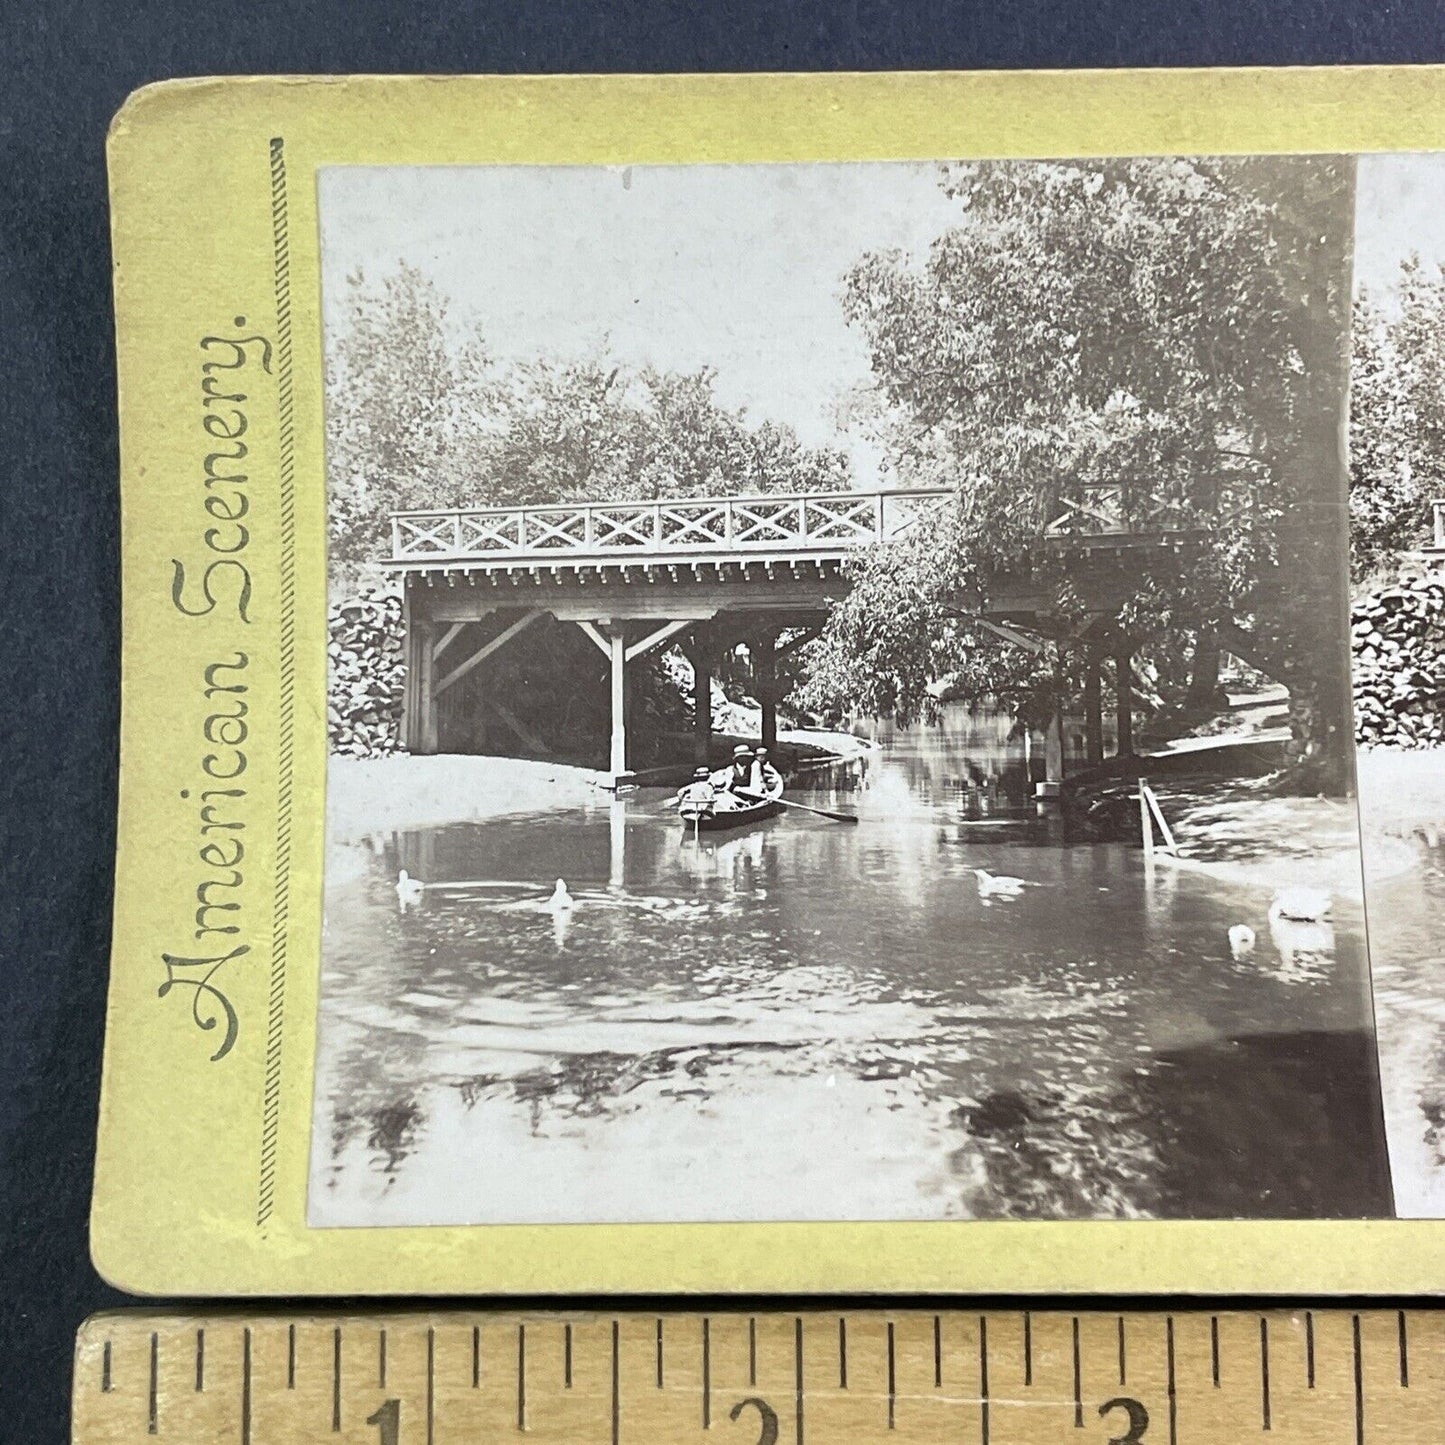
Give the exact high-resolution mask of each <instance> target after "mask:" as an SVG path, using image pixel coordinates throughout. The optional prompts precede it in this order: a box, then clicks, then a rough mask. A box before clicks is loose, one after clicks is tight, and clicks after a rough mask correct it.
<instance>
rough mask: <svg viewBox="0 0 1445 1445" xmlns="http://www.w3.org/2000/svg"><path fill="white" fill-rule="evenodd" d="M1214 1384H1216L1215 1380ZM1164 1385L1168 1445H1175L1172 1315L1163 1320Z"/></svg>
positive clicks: (1176, 1418) (1176, 1402) (1176, 1396)
mask: <svg viewBox="0 0 1445 1445" xmlns="http://www.w3.org/2000/svg"><path fill="white" fill-rule="evenodd" d="M1216 1374H1217V1371H1216ZM1215 1383H1216V1384H1218V1380H1217V1379H1216V1381H1215ZM1164 1384H1165V1389H1166V1390H1167V1392H1168V1395H1169V1445H1176V1441H1177V1440H1178V1439H1179V1390H1178V1387H1177V1384H1176V1381H1175V1376H1174V1316H1173V1315H1166V1316H1165V1318H1164Z"/></svg>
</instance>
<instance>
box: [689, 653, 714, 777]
mask: <svg viewBox="0 0 1445 1445" xmlns="http://www.w3.org/2000/svg"><path fill="white" fill-rule="evenodd" d="M687 660H688V662H689V663H690V664H691V666H692V756H693V761H694V762H698V763H706V762H707V760H708V752H709V751H710V749H711V745H712V654H711V652H709V651H708V647H707V644H706V642H704V641H703V640H702V639H701V638H697V639H694V641H693V642H692V644H691V646H689V647H688V648H687Z"/></svg>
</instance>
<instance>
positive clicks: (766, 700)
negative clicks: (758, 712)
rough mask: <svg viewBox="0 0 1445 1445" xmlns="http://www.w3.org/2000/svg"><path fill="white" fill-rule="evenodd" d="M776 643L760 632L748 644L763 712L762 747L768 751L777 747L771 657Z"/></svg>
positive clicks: (774, 673) (773, 665)
mask: <svg viewBox="0 0 1445 1445" xmlns="http://www.w3.org/2000/svg"><path fill="white" fill-rule="evenodd" d="M776 641H777V639H776V638H775V637H774V636H773V634H772V633H771V632H760V633H758V634H757V635H756V636H755V637H754V638H753V640H752V641H750V642H749V643H748V653H749V655H750V656H751V658H752V663H753V678H754V682H755V684H756V686H757V690H758V703H759V705H760V706H761V708H762V710H763V729H762V731H763V746H764V747H765V748H768V749H769V750H771V749H773V748H776V747H777V745H778V693H777V664H776V660H775V659H774V657H773V647H774V644H775V643H776Z"/></svg>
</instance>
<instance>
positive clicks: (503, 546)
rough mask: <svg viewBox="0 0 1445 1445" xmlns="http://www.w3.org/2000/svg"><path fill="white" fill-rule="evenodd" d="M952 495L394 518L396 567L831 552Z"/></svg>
mask: <svg viewBox="0 0 1445 1445" xmlns="http://www.w3.org/2000/svg"><path fill="white" fill-rule="evenodd" d="M951 495H952V493H951V492H948V491H943V490H936V491H917V492H819V493H810V494H806V495H792V496H789V495H776V496H767V497H701V498H695V499H694V498H663V499H659V500H657V501H641V502H585V503H576V504H574V505H562V506H545V507H484V508H471V509H459V510H456V511H438V512H398V513H395V514H394V515H393V517H392V555H393V557H394V558H395V559H396V560H397V561H409V560H413V559H418V558H429V557H458V558H472V557H488V558H490V557H496V558H503V557H528V556H551V555H554V554H567V555H572V556H593V555H595V556H602V557H610V556H617V555H619V554H621V555H627V554H633V553H643V554H657V553H678V554H724V555H725V554H728V553H739V554H745V553H748V552H769V553H776V554H779V555H784V556H786V555H787V554H789V553H791V552H796V553H799V554H801V555H806V554H809V553H814V552H837V551H840V550H848V549H851V548H854V547H866V546H868V545H870V544H871V543H874V542H879V541H886V540H887V539H888V538H890V537H895V536H897V535H898V534H899V533H900V532H903V531H906V530H907V529H908V528H909V527H911V526H912V525H913V523H914V522H915V521H916V520H917V518H918V517H920V516H922V515H925V514H926V513H928V512H929V511H931V510H934V509H936V508H938V507H939V506H942V505H943V504H944V503H945V502H946V501H947V499H948V498H949V497H950V496H951Z"/></svg>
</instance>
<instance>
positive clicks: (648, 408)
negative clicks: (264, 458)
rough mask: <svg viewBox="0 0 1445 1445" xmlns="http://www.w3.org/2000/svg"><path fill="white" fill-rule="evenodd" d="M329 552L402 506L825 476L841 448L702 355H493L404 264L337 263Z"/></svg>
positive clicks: (770, 485)
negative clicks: (642, 362) (743, 394)
mask: <svg viewBox="0 0 1445 1445" xmlns="http://www.w3.org/2000/svg"><path fill="white" fill-rule="evenodd" d="M326 398H327V471H328V483H329V488H330V504H329V521H330V535H331V551H332V558H333V561H334V562H337V563H342V564H354V563H357V562H362V561H376V560H379V559H380V558H382V557H384V556H385V555H386V554H387V552H388V550H389V545H390V543H389V537H388V535H387V518H388V515H389V513H391V512H392V511H395V510H403V509H424V508H430V507H437V508H443V507H486V506H515V505H540V504H545V503H550V502H568V501H601V500H617V501H637V500H642V499H648V498H656V497H676V496H717V495H734V496H736V495H749V494H756V493H764V492H775V491H830V490H839V489H845V488H846V487H847V486H848V485H849V467H848V460H847V456H846V454H845V453H844V452H842V451H840V450H838V449H836V448H826V447H823V448H814V447H807V446H804V445H803V444H802V443H801V442H800V441H799V439H798V437H797V435H796V433H795V432H794V431H793V430H792V429H791V428H790V427H787V426H783V425H780V424H779V423H777V422H773V421H766V420H765V421H761V422H754V421H753V419H752V418H751V417H750V416H749V415H748V414H747V412H746V410H745V409H742V408H731V407H727V406H725V405H724V404H723V403H722V402H720V401H719V400H718V398H717V395H716V391H715V378H714V374H713V372H712V371H711V370H709V369H706V368H704V369H701V370H698V371H695V372H688V373H677V372H667V371H661V370H658V369H656V368H654V367H649V366H640V367H639V366H627V365H624V364H622V363H619V362H617V361H616V360H615V359H612V358H609V357H607V356H605V355H594V356H591V357H584V358H581V359H575V360H565V361H561V360H556V359H551V358H532V359H525V360H521V361H510V362H507V363H505V364H504V363H501V362H499V361H497V360H495V359H493V358H492V357H491V356H490V355H489V354H488V352H487V349H486V347H485V345H484V342H483V339H482V338H481V336H480V335H479V334H477V332H476V329H475V326H474V325H470V324H468V323H467V322H466V321H465V319H464V318H458V317H457V316H455V315H454V313H453V310H452V307H451V305H450V303H449V302H448V300H447V298H446V297H445V296H443V295H442V294H441V292H440V291H439V290H438V289H437V287H436V286H435V284H434V283H433V282H432V281H431V280H429V279H428V278H427V277H426V276H425V275H424V274H423V273H422V272H420V271H418V270H417V269H415V268H414V267H410V266H405V265H403V266H402V267H401V268H400V269H399V270H398V271H396V272H395V273H393V274H391V275H388V276H386V277H385V278H383V279H382V280H381V281H380V282H379V283H374V282H371V281H369V280H368V279H367V278H366V277H365V276H363V275H361V274H359V273H358V274H357V275H355V276H352V277H350V278H348V280H347V283H346V290H345V294H344V301H343V305H342V314H341V319H340V324H339V325H338V326H337V327H336V331H335V335H334V336H333V337H331V338H330V344H329V348H328V355H327V392H326Z"/></svg>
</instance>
